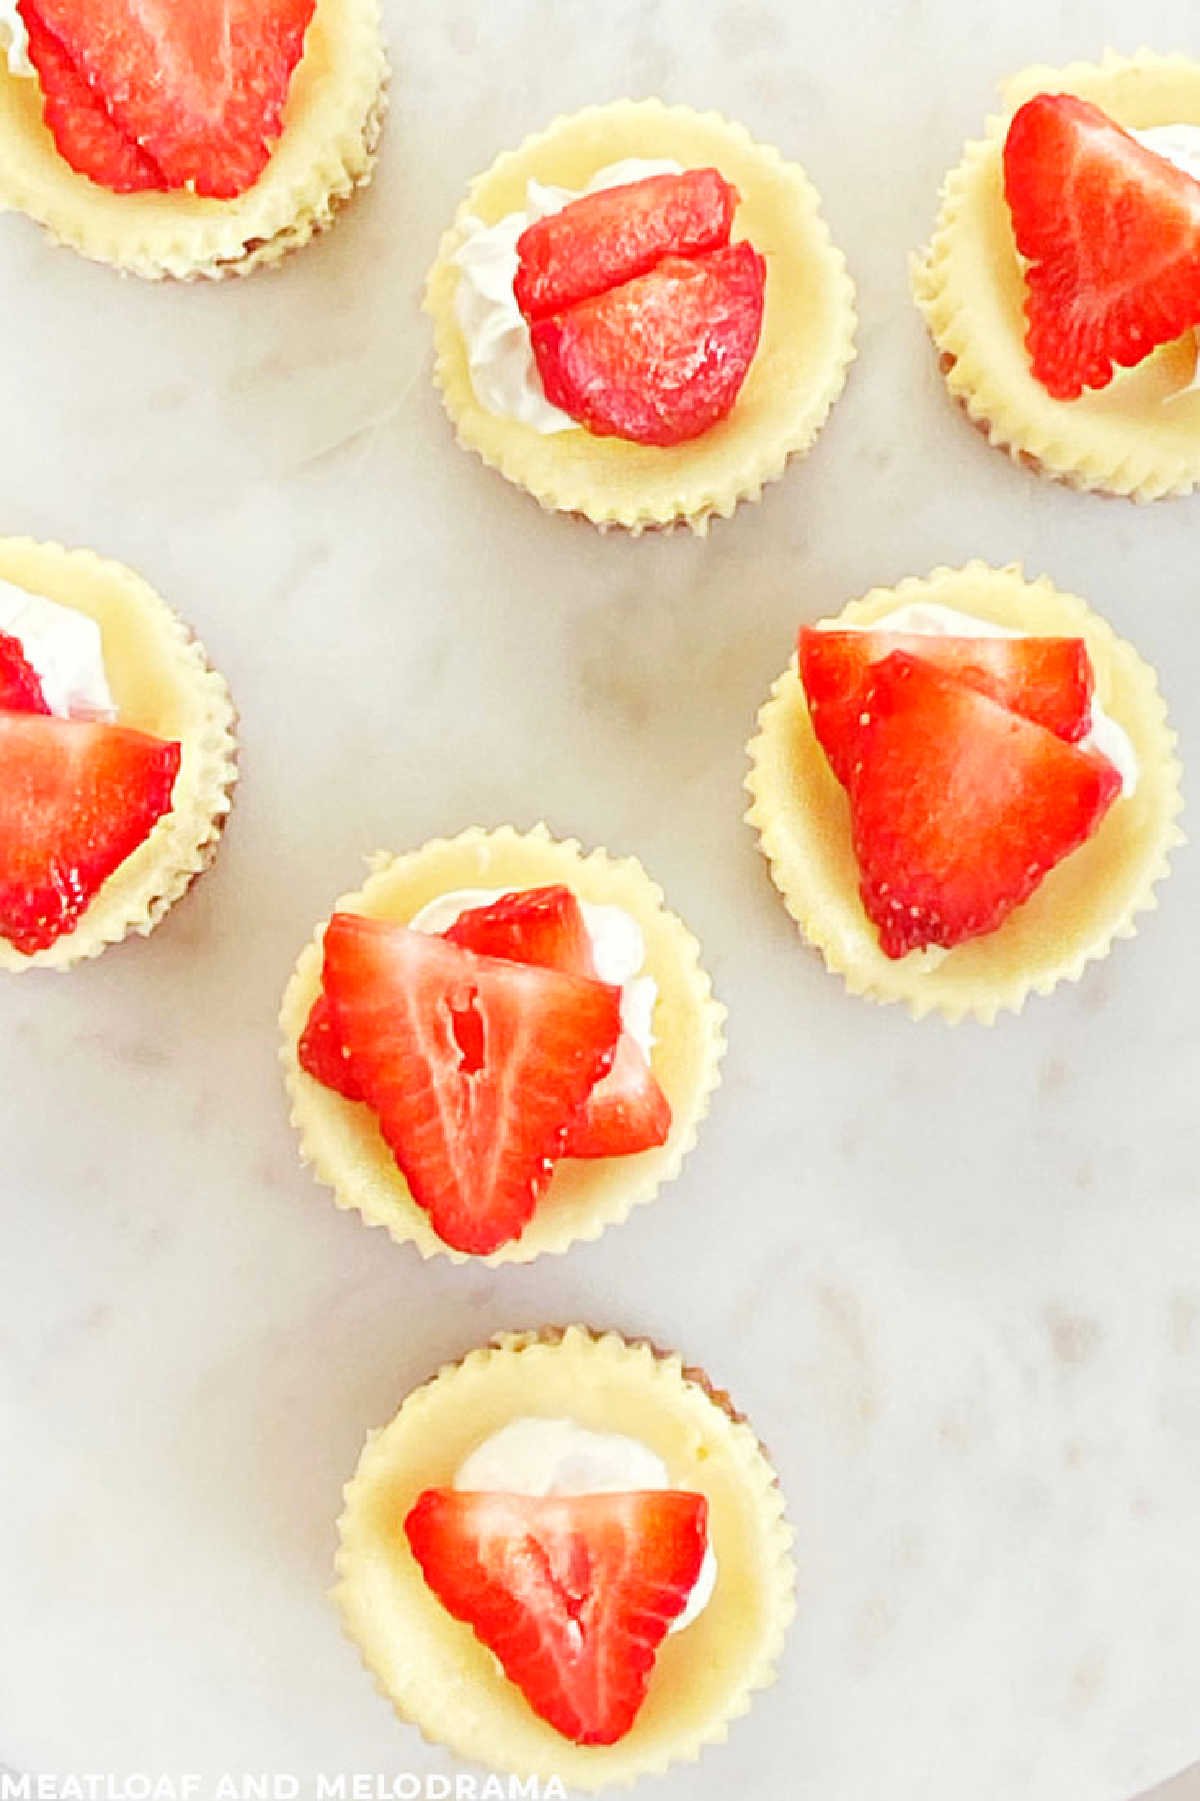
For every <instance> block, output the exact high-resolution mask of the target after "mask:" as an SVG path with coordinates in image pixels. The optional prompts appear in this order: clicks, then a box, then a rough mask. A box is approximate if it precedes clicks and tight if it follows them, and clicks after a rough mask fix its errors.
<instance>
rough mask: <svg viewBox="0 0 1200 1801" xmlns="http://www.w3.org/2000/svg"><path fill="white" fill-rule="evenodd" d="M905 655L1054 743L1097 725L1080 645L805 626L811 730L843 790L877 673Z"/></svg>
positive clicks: (801, 652)
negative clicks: (892, 659)
mask: <svg viewBox="0 0 1200 1801" xmlns="http://www.w3.org/2000/svg"><path fill="white" fill-rule="evenodd" d="M898 650H902V651H904V652H906V653H907V654H908V655H909V656H913V657H917V658H919V659H920V661H921V662H923V663H927V664H930V665H931V666H932V667H933V668H936V669H941V670H943V671H944V672H945V673H946V674H947V675H952V676H954V677H955V678H956V679H957V680H958V681H960V682H963V683H965V685H966V686H967V687H968V688H974V689H976V690H977V691H978V692H979V693H980V694H987V695H990V697H991V698H992V700H994V701H996V702H998V704H999V705H1000V706H1002V707H1007V708H1008V710H1009V711H1010V712H1012V713H1019V714H1020V715H1021V716H1022V718H1024V719H1031V720H1032V721H1033V722H1034V724H1035V725H1042V726H1045V728H1046V730H1047V731H1049V732H1053V733H1054V735H1055V737H1056V738H1063V739H1065V740H1066V741H1067V742H1068V743H1071V744H1074V743H1076V742H1077V741H1078V740H1079V739H1080V738H1082V737H1084V736H1085V735H1086V734H1087V732H1088V730H1089V728H1090V726H1091V719H1092V686H1093V678H1092V665H1091V660H1090V658H1089V657H1088V654H1087V646H1086V645H1085V644H1084V642H1083V639H1082V638H954V637H949V636H946V637H939V636H935V635H934V634H933V633H927V634H919V633H915V632H888V631H866V632H853V631H849V632H847V631H822V630H820V629H818V628H817V627H815V626H808V625H806V626H803V627H802V628H801V631H800V640H799V647H798V660H799V667H800V679H801V681H802V682H803V684H804V691H805V693H806V695H807V696H808V712H809V718H810V719H811V720H812V726H813V730H814V732H815V733H816V735H817V738H818V740H819V742H820V744H821V748H822V749H823V750H824V752H825V755H826V756H827V757H828V758H829V763H830V767H831V768H832V770H833V772H834V774H835V775H836V776H837V779H838V781H839V782H841V784H842V786H843V787H845V786H846V785H847V783H848V782H849V780H850V776H851V773H852V771H853V769H854V764H855V762H856V760H857V756H858V741H859V737H860V735H861V733H860V727H859V720H860V718H861V716H862V711H863V698H864V695H865V693H866V689H867V685H868V683H869V682H870V679H871V673H872V670H873V667H874V665H875V664H877V663H881V662H882V661H883V659H884V658H885V657H887V656H890V655H892V653H893V652H895V651H898Z"/></svg>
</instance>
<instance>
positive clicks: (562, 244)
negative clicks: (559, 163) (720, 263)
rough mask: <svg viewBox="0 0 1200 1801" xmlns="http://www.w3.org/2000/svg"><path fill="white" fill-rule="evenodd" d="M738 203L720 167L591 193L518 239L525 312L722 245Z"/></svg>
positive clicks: (559, 305) (517, 289) (535, 314)
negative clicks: (665, 260) (671, 258)
mask: <svg viewBox="0 0 1200 1801" xmlns="http://www.w3.org/2000/svg"><path fill="white" fill-rule="evenodd" d="M737 203H738V196H737V190H736V188H732V187H730V185H729V183H728V182H727V181H725V180H724V179H723V178H722V176H721V175H720V174H718V172H717V170H716V169H689V170H687V171H686V173H684V174H682V175H650V176H647V178H646V179H645V180H644V181H635V182H629V183H626V184H625V185H624V186H622V187H617V188H604V189H602V190H601V191H600V192H599V193H597V194H585V195H583V196H582V197H581V198H580V199H578V200H573V201H572V202H571V203H570V205H569V206H565V207H564V208H563V209H562V211H561V212H559V213H552V214H551V215H550V216H549V218H546V219H538V220H536V221H535V222H534V224H532V225H531V226H529V228H528V229H527V230H526V231H525V232H524V233H523V234H522V236H521V237H520V238H519V239H518V241H517V256H518V259H519V261H518V267H517V278H516V281H515V282H514V284H513V291H514V293H515V294H516V297H517V305H518V306H519V307H520V309H521V311H522V313H524V315H525V317H526V319H530V320H532V319H545V318H547V317H548V316H549V315H550V314H551V313H561V312H564V311H565V310H566V308H567V307H571V306H577V305H578V303H579V302H580V301H581V300H591V299H592V298H593V296H594V295H597V294H605V293H607V292H608V290H609V288H616V287H619V286H620V285H621V284H622V283H623V282H626V281H632V280H633V278H634V276H637V275H646V274H647V273H648V272H649V271H650V270H651V269H653V268H654V266H655V264H656V263H660V262H661V261H662V259H663V257H664V256H700V255H702V254H703V253H704V252H705V251H708V250H719V249H720V247H721V246H722V244H728V242H729V234H730V231H731V230H732V229H733V215H734V213H735V212H736V210H737Z"/></svg>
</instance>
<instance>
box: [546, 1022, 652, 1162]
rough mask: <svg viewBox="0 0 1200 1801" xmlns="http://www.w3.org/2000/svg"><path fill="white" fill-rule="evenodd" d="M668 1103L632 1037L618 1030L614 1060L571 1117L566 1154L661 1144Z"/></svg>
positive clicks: (612, 1153)
mask: <svg viewBox="0 0 1200 1801" xmlns="http://www.w3.org/2000/svg"><path fill="white" fill-rule="evenodd" d="M670 1135H671V1103H670V1101H668V1099H667V1097H666V1095H665V1094H664V1093H663V1091H662V1088H661V1087H660V1086H659V1083H658V1081H657V1079H656V1077H655V1075H654V1071H653V1070H652V1069H651V1067H650V1064H649V1062H648V1061H647V1058H646V1054H645V1052H644V1051H643V1050H642V1047H641V1045H640V1044H638V1042H637V1041H636V1039H634V1038H632V1037H631V1036H630V1034H629V1033H628V1032H622V1033H621V1037H620V1041H619V1043H618V1045H617V1054H616V1056H615V1057H614V1059H613V1066H612V1069H611V1070H610V1071H609V1073H608V1074H607V1075H606V1076H605V1077H604V1079H603V1081H601V1082H597V1084H596V1086H595V1087H594V1088H593V1089H592V1092H591V1094H589V1096H588V1098H587V1100H586V1101H585V1102H584V1104H583V1108H582V1110H581V1112H580V1113H579V1115H578V1117H577V1118H576V1119H575V1120H574V1121H573V1122H572V1125H571V1129H570V1131H569V1132H568V1133H567V1142H566V1144H565V1145H564V1147H563V1156H564V1157H586V1158H596V1157H631V1156H634V1155H636V1154H637V1153H638V1152H639V1151H649V1150H653V1149H655V1147H656V1146H658V1145H660V1144H665V1143H666V1142H667V1139H668V1138H669V1137H670Z"/></svg>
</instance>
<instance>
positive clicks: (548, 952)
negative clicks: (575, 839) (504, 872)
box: [446, 887, 671, 1158]
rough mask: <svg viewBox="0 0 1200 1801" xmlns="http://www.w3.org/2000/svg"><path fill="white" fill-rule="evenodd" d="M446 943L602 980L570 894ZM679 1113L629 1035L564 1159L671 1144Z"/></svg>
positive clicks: (473, 921) (541, 896)
mask: <svg viewBox="0 0 1200 1801" xmlns="http://www.w3.org/2000/svg"><path fill="white" fill-rule="evenodd" d="M446 937H447V938H449V939H450V940H451V942H452V943H454V944H461V945H464V946H465V947H466V948H467V949H468V950H473V951H477V952H479V953H480V955H482V956H488V957H513V958H515V959H516V960H517V961H518V962H521V963H540V964H542V965H543V967H545V968H548V969H561V970H564V971H565V972H566V973H567V974H568V975H580V976H594V975H595V973H596V966H595V963H594V961H593V958H592V942H591V939H590V938H589V936H588V930H587V926H586V925H585V923H584V918H583V911H582V909H581V907H580V905H579V902H578V901H577V900H576V898H575V896H574V895H573V894H572V892H571V890H570V889H569V888H563V887H556V888H529V889H525V890H524V891H522V892H518V893H515V894H507V895H505V896H503V898H502V899H500V900H498V901H496V902H494V903H493V904H492V905H491V906H487V907H477V908H473V909H472V910H471V911H470V912H468V913H464V914H463V915H462V916H461V918H459V919H458V920H457V921H456V922H455V923H454V925H452V926H451V927H450V930H449V931H448V932H447V933H446ZM670 1130H671V1107H670V1103H669V1102H668V1100H667V1097H666V1095H665V1094H664V1093H663V1091H662V1089H661V1088H660V1087H659V1085H658V1082H657V1081H656V1080H655V1077H654V1073H653V1071H652V1070H651V1068H650V1065H649V1063H648V1062H647V1060H646V1057H645V1054H644V1052H643V1051H642V1049H641V1046H640V1045H639V1044H637V1043H636V1041H635V1040H634V1039H633V1038H631V1037H630V1035H629V1033H628V1032H625V1031H622V1033H621V1037H620V1040H619V1042H618V1045H617V1053H616V1056H615V1058H614V1059H613V1066H612V1069H611V1070H610V1071H609V1073H608V1074H607V1075H606V1076H605V1077H604V1078H603V1079H602V1080H601V1081H600V1082H598V1083H597V1084H596V1086H595V1088H593V1090H592V1092H591V1094H590V1095H589V1096H588V1098H587V1100H586V1101H585V1102H584V1104H583V1107H582V1108H581V1110H580V1112H579V1115H578V1117H577V1118H576V1119H575V1120H574V1121H573V1122H572V1124H571V1129H570V1131H569V1132H568V1134H567V1141H566V1145H565V1147H564V1149H563V1153H562V1154H563V1156H564V1157H581V1158H583V1157H586V1158H597V1157H629V1156H633V1155H634V1154H636V1153H637V1152H639V1151H648V1150H651V1149H652V1148H653V1147H654V1146H656V1145H660V1144H665V1143H666V1141H667V1136H668V1134H669V1133H670Z"/></svg>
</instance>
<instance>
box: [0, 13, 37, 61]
mask: <svg viewBox="0 0 1200 1801" xmlns="http://www.w3.org/2000/svg"><path fill="white" fill-rule="evenodd" d="M0 51H2V52H3V53H4V55H5V56H6V57H7V58H8V72H9V74H10V75H23V76H29V75H36V74H37V70H36V69H35V68H34V66H33V64H32V63H31V62H30V60H29V33H28V32H27V31H26V29H25V21H24V19H23V18H22V17H21V14H20V11H19V10H18V5H17V0H0Z"/></svg>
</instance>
